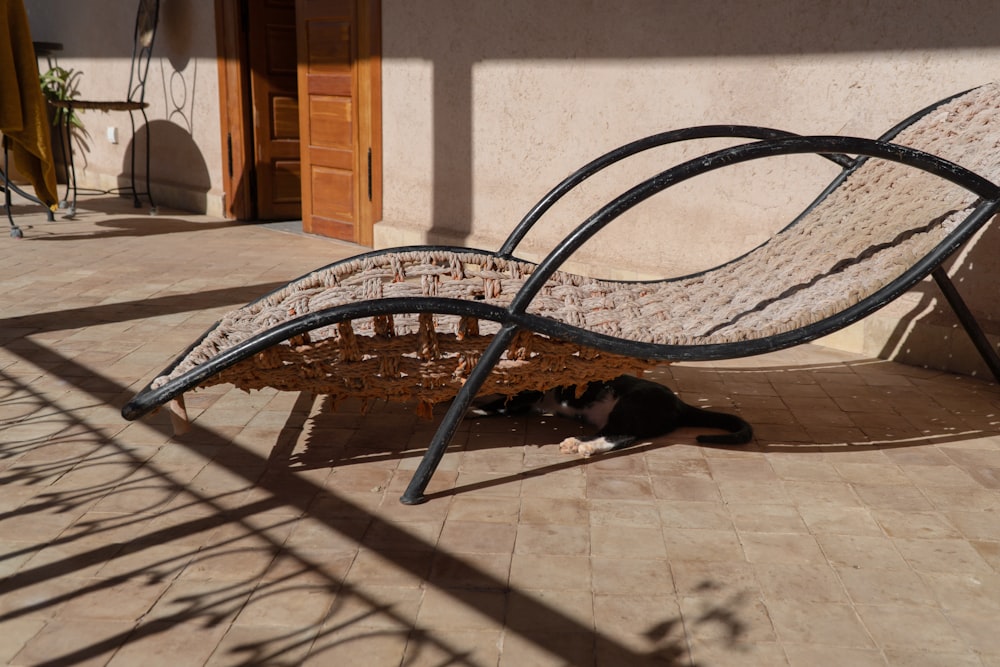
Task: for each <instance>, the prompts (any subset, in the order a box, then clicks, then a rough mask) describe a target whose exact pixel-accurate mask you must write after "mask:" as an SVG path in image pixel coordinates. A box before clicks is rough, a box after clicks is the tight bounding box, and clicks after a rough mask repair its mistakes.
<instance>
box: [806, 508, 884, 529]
mask: <svg viewBox="0 0 1000 667" xmlns="http://www.w3.org/2000/svg"><path fill="white" fill-rule="evenodd" d="M799 513H800V514H801V515H802V519H803V521H805V523H806V526H808V528H809V532H811V533H813V534H814V535H816V534H821V533H838V534H841V535H870V536H873V537H877V536H881V535H882V529H881V528H880V527H879V524H878V523H876V521H875V520H874V519H873V518H872V515H871V513H870V512H869V511H868V509H867V508H865V507H842V506H837V505H824V504H819V505H804V506H800V507H799Z"/></svg>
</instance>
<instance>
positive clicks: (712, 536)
mask: <svg viewBox="0 0 1000 667" xmlns="http://www.w3.org/2000/svg"><path fill="white" fill-rule="evenodd" d="M663 540H664V541H665V543H666V553H667V556H668V558H669V559H670V561H671V562H672V563H673V562H676V561H692V560H693V561H707V562H712V561H721V562H742V561H744V560H745V557H744V555H743V549H742V547H741V545H740V539H739V537H738V536H737V534H736V531H733V530H699V529H691V530H688V529H683V528H664V529H663Z"/></svg>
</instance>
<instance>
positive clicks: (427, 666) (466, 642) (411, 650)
mask: <svg viewBox="0 0 1000 667" xmlns="http://www.w3.org/2000/svg"><path fill="white" fill-rule="evenodd" d="M501 636H502V634H501V632H500V631H499V630H481V631H465V632H462V631H456V632H449V631H447V630H438V631H436V632H434V633H433V634H431V635H423V634H411V636H410V638H409V641H408V642H407V645H406V651H405V652H404V653H403V663H402V664H405V665H413V667H436V666H438V665H447V664H452V663H455V662H456V661H462V662H466V663H468V664H471V665H496V664H497V662H498V661H499V659H500V648H501ZM391 656H392V654H390V655H389V656H387V657H388V661H389V662H392V657H391Z"/></svg>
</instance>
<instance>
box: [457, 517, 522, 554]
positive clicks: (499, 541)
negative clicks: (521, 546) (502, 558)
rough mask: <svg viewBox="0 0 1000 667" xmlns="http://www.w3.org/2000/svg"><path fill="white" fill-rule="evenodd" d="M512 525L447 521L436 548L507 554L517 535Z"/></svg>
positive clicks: (516, 529)
mask: <svg viewBox="0 0 1000 667" xmlns="http://www.w3.org/2000/svg"><path fill="white" fill-rule="evenodd" d="M518 532H519V531H518V528H517V526H516V525H514V524H499V523H495V522H486V521H447V522H445V524H444V528H442V529H441V537H440V538H439V539H438V548H439V549H444V550H446V551H452V552H459V553H507V552H510V551H511V550H512V549H513V547H514V539H515V536H517V534H518Z"/></svg>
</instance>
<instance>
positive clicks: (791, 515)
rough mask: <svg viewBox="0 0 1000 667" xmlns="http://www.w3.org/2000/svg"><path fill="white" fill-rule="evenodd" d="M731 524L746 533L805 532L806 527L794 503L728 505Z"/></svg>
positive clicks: (806, 530)
mask: <svg viewBox="0 0 1000 667" xmlns="http://www.w3.org/2000/svg"><path fill="white" fill-rule="evenodd" d="M729 511H730V512H731V513H732V517H733V524H734V525H735V526H736V528H737V530H739V531H740V532H748V533H806V532H808V528H807V527H806V524H805V522H804V521H803V520H802V515H801V514H800V513H799V510H798V508H797V507H795V506H794V505H791V504H788V505H758V504H753V505H736V506H733V505H730V506H729Z"/></svg>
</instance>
